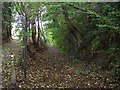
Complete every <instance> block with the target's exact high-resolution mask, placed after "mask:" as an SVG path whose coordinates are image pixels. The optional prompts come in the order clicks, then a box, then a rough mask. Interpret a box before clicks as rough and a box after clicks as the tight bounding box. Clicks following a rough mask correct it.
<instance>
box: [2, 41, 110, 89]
mask: <svg viewBox="0 0 120 90" xmlns="http://www.w3.org/2000/svg"><path fill="white" fill-rule="evenodd" d="M5 47H7V48H12V49H13V51H14V52H16V54H17V51H18V50H19V47H18V46H17V45H16V44H15V41H12V42H11V43H9V44H6V45H5ZM13 51H12V52H13ZM18 56H19V55H18ZM9 68H10V64H9V62H8V63H7V64H6V63H4V64H3V69H4V70H3V73H4V78H3V80H4V83H3V84H4V85H3V87H6V86H7V84H6V83H7V82H8V81H9V80H10V78H9V76H10V72H9ZM86 68H87V69H89V70H90V68H89V67H86V66H85V65H84V63H82V62H81V64H71V63H70V62H69V60H68V58H66V57H64V56H63V55H62V54H60V53H59V51H58V50H57V49H55V48H53V47H51V46H50V47H48V49H47V50H46V51H44V52H42V53H39V52H37V51H36V52H35V55H34V57H31V58H29V59H28V60H27V83H25V82H24V81H23V78H24V77H23V76H24V74H23V68H22V67H21V65H19V64H16V77H17V86H19V87H20V88H41V87H43V88H107V87H111V86H110V85H109V84H108V81H109V74H108V73H107V72H105V71H104V72H102V71H99V72H95V71H94V70H92V71H88V72H87V69H86Z"/></svg>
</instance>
